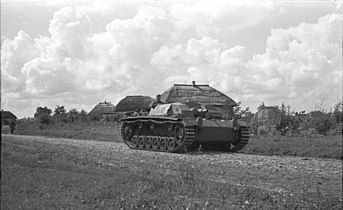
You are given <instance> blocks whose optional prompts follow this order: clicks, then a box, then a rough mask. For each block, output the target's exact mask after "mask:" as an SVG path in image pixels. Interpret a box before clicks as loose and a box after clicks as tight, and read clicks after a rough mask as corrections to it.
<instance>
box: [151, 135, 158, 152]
mask: <svg viewBox="0 0 343 210" xmlns="http://www.w3.org/2000/svg"><path fill="white" fill-rule="evenodd" d="M158 144H159V139H158V137H157V136H154V137H152V149H153V150H157V149H158Z"/></svg>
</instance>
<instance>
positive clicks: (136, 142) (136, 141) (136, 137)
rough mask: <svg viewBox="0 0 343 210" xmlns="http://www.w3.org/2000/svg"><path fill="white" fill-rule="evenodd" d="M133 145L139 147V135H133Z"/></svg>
mask: <svg viewBox="0 0 343 210" xmlns="http://www.w3.org/2000/svg"><path fill="white" fill-rule="evenodd" d="M131 145H132V147H133V148H137V147H138V136H133V137H132V139H131Z"/></svg>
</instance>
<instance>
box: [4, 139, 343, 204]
mask: <svg viewBox="0 0 343 210" xmlns="http://www.w3.org/2000/svg"><path fill="white" fill-rule="evenodd" d="M2 145H3V146H5V147H13V148H15V147H22V148H25V149H29V150H32V152H35V154H36V156H37V160H38V162H40V163H44V162H45V161H49V160H51V159H54V158H59V157H63V161H72V162H74V163H77V164H78V165H80V166H82V165H90V166H97V167H109V168H113V170H116V169H118V168H129V169H130V170H134V171H136V172H137V173H139V172H140V171H147V170H148V171H151V172H152V173H163V174H165V173H167V174H175V173H179V171H180V170H179V169H180V167H181V166H187V167H191V168H192V169H194V171H195V172H196V173H198V174H199V175H201V179H206V180H211V181H214V182H221V183H229V184H232V185H239V186H247V187H250V188H259V189H262V190H266V191H277V192H279V193H285V194H289V195H294V196H296V195H297V194H300V193H302V192H303V191H304V190H305V189H306V190H307V191H310V192H313V193H315V192H317V191H320V192H322V193H324V194H326V195H327V196H329V197H335V198H337V199H340V200H341V199H342V161H341V160H336V159H315V158H301V157H289V156H283V157H281V156H261V155H246V154H240V153H232V154H227V153H223V152H201V153H198V152H192V153H186V154H170V153H161V152H149V151H141V150H130V149H128V148H127V147H126V145H125V144H123V143H116V142H99V141H87V140H71V139H60V138H46V137H36V136H19V135H18V136H17V135H2ZM45 154H49V155H45ZM51 154H53V155H51Z"/></svg>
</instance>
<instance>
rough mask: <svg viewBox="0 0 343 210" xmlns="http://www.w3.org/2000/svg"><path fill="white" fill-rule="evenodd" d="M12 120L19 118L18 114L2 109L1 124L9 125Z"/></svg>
mask: <svg viewBox="0 0 343 210" xmlns="http://www.w3.org/2000/svg"><path fill="white" fill-rule="evenodd" d="M12 120H17V116H15V115H14V114H13V113H12V112H10V111H4V110H1V125H9V124H10V122H11V121H12Z"/></svg>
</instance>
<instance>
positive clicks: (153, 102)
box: [149, 94, 164, 109]
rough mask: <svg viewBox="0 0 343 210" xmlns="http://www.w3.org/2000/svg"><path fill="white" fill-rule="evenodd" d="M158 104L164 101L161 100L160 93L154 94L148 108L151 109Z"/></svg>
mask: <svg viewBox="0 0 343 210" xmlns="http://www.w3.org/2000/svg"><path fill="white" fill-rule="evenodd" d="M158 104H164V103H163V102H162V101H161V95H160V94H158V95H157V96H156V99H154V100H153V101H152V102H151V103H150V105H149V108H150V109H153V108H155V107H156V106H157V105H158Z"/></svg>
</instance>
